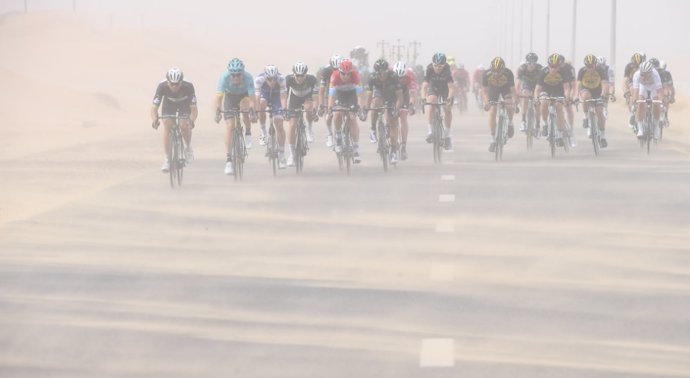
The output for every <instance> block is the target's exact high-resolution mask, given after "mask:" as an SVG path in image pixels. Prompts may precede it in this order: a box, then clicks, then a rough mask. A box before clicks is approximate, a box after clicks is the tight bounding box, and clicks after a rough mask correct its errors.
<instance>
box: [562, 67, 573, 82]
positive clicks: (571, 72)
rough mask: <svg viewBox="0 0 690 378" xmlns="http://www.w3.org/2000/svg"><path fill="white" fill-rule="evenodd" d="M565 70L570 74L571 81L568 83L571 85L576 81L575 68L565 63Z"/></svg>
mask: <svg viewBox="0 0 690 378" xmlns="http://www.w3.org/2000/svg"><path fill="white" fill-rule="evenodd" d="M563 69H564V70H567V71H568V72H569V74H568V77H569V78H570V80H568V81H567V82H568V83H569V82H571V81H575V67H573V65H572V64H570V63H564V64H563Z"/></svg>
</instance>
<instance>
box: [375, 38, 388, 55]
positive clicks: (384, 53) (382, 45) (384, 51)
mask: <svg viewBox="0 0 690 378" xmlns="http://www.w3.org/2000/svg"><path fill="white" fill-rule="evenodd" d="M389 45H390V43H388V42H386V41H385V40H381V42H377V43H376V47H379V46H380V47H381V58H385V57H386V46H389Z"/></svg>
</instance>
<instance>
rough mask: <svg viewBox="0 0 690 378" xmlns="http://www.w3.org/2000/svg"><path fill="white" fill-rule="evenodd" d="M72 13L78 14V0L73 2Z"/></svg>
mask: <svg viewBox="0 0 690 378" xmlns="http://www.w3.org/2000/svg"><path fill="white" fill-rule="evenodd" d="M72 12H74V13H77V0H72Z"/></svg>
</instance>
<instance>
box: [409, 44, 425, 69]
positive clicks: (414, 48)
mask: <svg viewBox="0 0 690 378" xmlns="http://www.w3.org/2000/svg"><path fill="white" fill-rule="evenodd" d="M421 46H422V43H421V42H417V41H412V42H410V47H412V61H411V62H410V63H411V64H412V65H416V64H417V57H418V56H419V54H417V48H418V47H421Z"/></svg>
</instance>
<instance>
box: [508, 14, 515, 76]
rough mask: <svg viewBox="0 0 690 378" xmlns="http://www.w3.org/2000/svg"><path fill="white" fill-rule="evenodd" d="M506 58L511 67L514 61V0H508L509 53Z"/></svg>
mask: <svg viewBox="0 0 690 378" xmlns="http://www.w3.org/2000/svg"><path fill="white" fill-rule="evenodd" d="M508 58H509V60H508V62H510V66H511V67H512V66H513V65H514V63H515V1H511V2H510V53H509V54H508Z"/></svg>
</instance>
